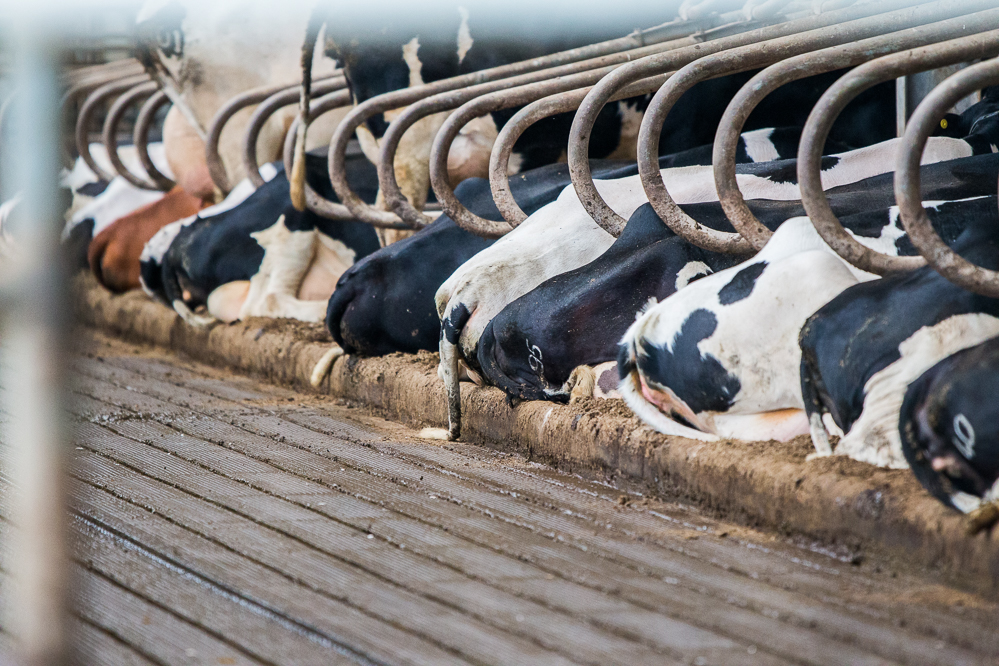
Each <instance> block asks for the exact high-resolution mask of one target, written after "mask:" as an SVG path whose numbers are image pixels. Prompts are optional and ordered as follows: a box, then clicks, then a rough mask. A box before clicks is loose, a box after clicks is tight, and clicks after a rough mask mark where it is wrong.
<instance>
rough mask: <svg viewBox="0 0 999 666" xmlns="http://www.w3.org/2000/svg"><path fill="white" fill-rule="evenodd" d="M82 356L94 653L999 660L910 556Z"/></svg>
mask: <svg viewBox="0 0 999 666" xmlns="http://www.w3.org/2000/svg"><path fill="white" fill-rule="evenodd" d="M82 348H83V351H82V352H81V353H80V354H79V355H78V356H77V357H75V359H74V364H73V369H74V403H73V412H74V415H75V438H76V449H75V454H76V456H75V467H74V472H73V497H74V502H75V510H74V514H73V520H72V528H73V534H74V537H75V570H76V574H77V576H78V580H79V582H80V601H79V609H78V615H77V617H78V619H77V627H78V631H79V640H80V646H81V650H82V652H83V663H85V664H149V663H153V664H169V665H174V664H340V663H345V664H346V663H362V664H364V663H373V664H409V663H429V664H446V663H474V664H817V665H822V666H826V665H835V664H850V665H857V664H861V665H863V664H871V665H873V664H895V663H899V664H941V665H943V664H946V665H952V664H976V665H977V664H999V659H997V657H996V655H999V632H997V627H999V613H997V610H999V608H997V606H996V604H995V603H993V602H990V601H988V600H985V599H983V598H981V597H979V596H976V595H974V594H971V593H968V592H962V591H959V590H957V589H954V588H952V587H949V586H948V585H947V584H946V583H945V582H943V581H941V580H939V579H938V578H937V577H935V576H934V575H933V573H932V572H927V571H919V570H915V571H913V570H911V569H910V568H909V567H907V566H906V565H905V563H904V562H897V561H881V560H878V559H877V558H876V557H873V556H862V555H859V556H858V554H855V553H853V554H851V553H844V552H838V551H835V550H833V549H824V548H821V547H819V546H817V545H815V544H795V543H793V542H792V541H791V540H789V539H786V538H783V537H777V536H774V535H768V534H763V533H759V532H754V531H752V530H749V529H745V528H742V527H738V526H735V525H731V524H725V523H721V522H718V521H716V520H713V519H711V518H709V517H705V516H703V515H700V514H698V513H697V512H696V511H694V510H693V509H691V508H689V507H684V506H680V505H676V504H670V503H665V502H660V501H656V500H652V499H650V498H646V497H643V496H641V495H640V494H638V493H636V492H635V491H634V490H631V491H630V492H629V491H627V490H622V489H619V488H617V487H615V486H614V485H613V483H610V482H600V481H594V480H585V479H581V478H579V477H576V476H572V475H568V474H563V473H559V472H556V471H553V470H551V469H549V468H546V467H543V466H541V465H537V464H534V463H530V462H528V461H526V460H524V459H522V458H519V457H517V456H512V455H508V454H504V453H501V452H497V451H493V450H489V449H484V448H481V447H476V446H471V445H465V444H451V443H444V442H440V441H433V440H424V439H420V438H418V436H417V435H418V433H416V432H414V431H412V430H409V429H407V428H405V427H402V426H400V425H397V424H393V423H389V422H386V421H382V420H379V419H376V418H373V417H370V416H366V415H365V414H363V413H361V412H360V411H359V410H355V409H349V408H347V407H344V406H337V405H336V403H335V401H333V400H330V399H328V398H317V397H311V396H301V395H298V394H295V393H293V392H290V391H287V390H284V389H280V388H275V387H273V386H267V385H262V384H260V383H257V382H255V381H253V380H250V379H247V378H242V377H237V376H232V375H230V374H228V373H224V372H220V371H218V370H215V369H212V368H209V367H206V366H202V365H198V364H194V363H190V362H187V361H183V360H180V359H178V358H176V357H172V356H170V355H168V354H166V353H163V352H157V351H151V350H149V349H144V348H137V347H133V346H131V345H125V344H123V343H120V342H117V341H114V340H111V339H108V338H104V337H100V336H96V335H91V336H90V337H88V338H87V340H86V342H85V343H84V344H83V346H82ZM0 474H2V467H0ZM0 481H4V482H5V481H6V480H5V479H3V478H2V477H0ZM2 485H5V483H0V486H2ZM9 531H10V527H9V523H8V522H7V520H6V516H5V515H0V542H6V540H4V539H3V537H4V535H5V534H7V533H9ZM7 585H9V579H8V577H7V574H6V572H5V570H4V569H3V566H2V559H0V598H3V594H2V593H3V589H2V588H3V587H5V586H7ZM9 640H10V639H9V636H7V635H6V634H5V633H3V631H2V627H0V649H2V648H3V645H4V644H5V643H7V642H8V641H9Z"/></svg>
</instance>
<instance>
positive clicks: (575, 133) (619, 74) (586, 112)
mask: <svg viewBox="0 0 999 666" xmlns="http://www.w3.org/2000/svg"><path fill="white" fill-rule="evenodd" d="M907 4H908V0H887V1H885V2H868V3H864V4H863V5H860V6H857V7H849V8H846V9H841V10H837V11H833V12H827V13H823V14H821V15H818V16H807V17H805V18H800V19H795V20H792V21H785V22H783V23H778V24H776V25H771V26H767V27H764V28H759V29H757V30H751V31H748V32H745V33H741V34H738V35H731V36H727V37H722V38H720V39H717V40H713V41H710V42H706V43H703V44H698V45H696V46H691V47H687V48H683V49H676V50H673V51H669V52H667V53H660V54H656V55H652V56H648V57H646V58H643V59H641V60H637V61H635V62H631V63H628V64H626V65H622V66H621V67H619V68H618V69H616V70H615V71H614V72H612V73H610V74H608V75H607V76H605V77H604V78H603V79H602V80H601V81H600V82H599V83H598V84H596V85H595V86H594V87H593V90H591V91H590V92H589V94H587V96H586V99H584V100H583V103H582V104H580V105H579V110H578V111H577V112H576V116H575V118H574V119H573V122H572V130H571V131H570V135H569V146H568V156H569V174H570V176H571V178H572V184H573V186H574V187H575V189H576V194H577V195H578V196H579V200H580V202H581V203H582V205H583V207H584V208H585V209H586V211H587V212H588V213H589V214H590V216H591V217H592V218H593V219H594V220H595V221H596V222H597V224H599V225H600V226H601V227H603V228H604V229H605V230H607V231H608V232H609V233H611V234H613V235H618V234H620V231H621V228H622V225H623V220H622V219H621V217H620V216H619V215H618V214H617V213H615V212H614V211H613V210H612V209H611V208H610V206H608V205H607V203H606V202H605V201H604V200H603V198H602V197H601V196H600V193H599V192H597V190H596V187H595V186H594V185H593V176H592V174H591V173H590V163H589V147H590V135H591V133H592V131H593V125H594V123H595V122H596V119H597V116H599V114H600V111H601V110H602V109H603V107H604V105H605V104H607V102H608V101H609V100H610V99H611V97H612V96H613V95H614V93H615V92H616V91H617V90H619V89H620V88H622V87H623V86H625V85H628V84H629V83H633V82H634V81H637V80H639V79H642V78H646V77H649V76H653V75H656V74H663V73H666V72H671V71H674V70H676V69H679V68H680V67H683V66H684V65H686V64H688V63H690V62H693V61H694V60H697V59H698V58H701V57H704V56H706V55H710V54H713V53H719V52H722V51H726V50H729V49H733V48H737V47H741V46H745V45H748V44H758V43H761V42H765V41H767V40H772V39H775V38H779V37H785V36H788V35H794V34H797V33H802V32H805V31H809V30H815V29H817V28H823V27H827V26H833V25H836V24H838V23H843V22H845V21H852V20H855V19H858V18H864V17H868V16H872V15H878V14H885V13H887V12H889V11H890V10H892V9H895V8H898V7H904V6H906V5H907Z"/></svg>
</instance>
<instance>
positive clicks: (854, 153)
mask: <svg viewBox="0 0 999 666" xmlns="http://www.w3.org/2000/svg"><path fill="white" fill-rule="evenodd" d="M901 141H902V139H891V140H889V141H883V142H882V143H878V144H875V145H873V146H868V147H866V148H859V149H857V150H851V151H849V152H845V153H838V154H836V155H833V157H838V158H839V161H838V162H837V163H836V164H835V165H834V166H832V167H830V168H828V169H826V170H824V171H822V189H824V190H828V189H831V188H833V187H839V186H841V185H848V184H850V183H855V182H857V181H859V180H863V179H864V178H871V177H873V176H878V175H880V174H883V173H889V172H891V171H893V170H894V168H895V163H896V161H897V159H896V158H897V156H898V150H899V148H900V146H901V145H902V144H901ZM971 154H972V151H971V146H970V145H968V143H967V142H966V141H963V140H961V139H951V138H949V137H940V136H937V137H930V138H929V139H928V140H927V142H926V150H925V151H924V152H923V157H922V160H921V162H920V164H935V163H937V162H944V161H947V160H956V159H960V158H962V157H970V156H971ZM710 168H711V167H708V169H710ZM736 181H737V182H738V183H739V189H740V190H741V191H742V195H743V197H745V198H746V199H773V200H776V201H793V200H797V199H800V198H801V192H800V190H799V188H798V185H797V184H796V183H778V182H774V181H772V180H769V179H767V178H763V177H760V176H756V175H753V174H746V173H742V174H736ZM665 182H666V187H667V188H669V190H670V194H673V189H672V187H671V186H670V185H671V184H670V181H669V180H666V181H665ZM710 186H711V187H712V188H714V180H713V179H712V180H711V182H710ZM701 196H703V195H701ZM673 198H674V199H676V196H675V195H674V196H673ZM702 200H704V201H710V200H711V199H702ZM677 203H681V202H680V201H679V199H677ZM688 203H692V202H688Z"/></svg>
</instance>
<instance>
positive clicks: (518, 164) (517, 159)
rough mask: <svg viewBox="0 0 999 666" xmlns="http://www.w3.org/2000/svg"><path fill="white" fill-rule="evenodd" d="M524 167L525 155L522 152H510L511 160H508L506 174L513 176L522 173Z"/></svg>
mask: <svg viewBox="0 0 999 666" xmlns="http://www.w3.org/2000/svg"><path fill="white" fill-rule="evenodd" d="M523 167H524V156H523V155H522V154H520V153H510V161H509V162H507V166H506V175H508V176H512V175H514V174H517V173H520V170H521V169H522V168H523Z"/></svg>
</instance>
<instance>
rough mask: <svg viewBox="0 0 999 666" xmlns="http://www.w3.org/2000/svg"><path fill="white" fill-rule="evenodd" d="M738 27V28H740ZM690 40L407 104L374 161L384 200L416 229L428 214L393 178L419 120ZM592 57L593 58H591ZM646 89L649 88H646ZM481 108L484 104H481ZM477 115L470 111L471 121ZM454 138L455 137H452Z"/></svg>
mask: <svg viewBox="0 0 999 666" xmlns="http://www.w3.org/2000/svg"><path fill="white" fill-rule="evenodd" d="M740 27H744V26H738V27H737V28H736V29H739V28H740ZM691 43H692V40H691V39H690V38H684V39H680V40H673V41H670V42H666V43H663V44H656V45H654V46H652V47H643V48H640V49H633V50H631V51H626V52H622V53H618V54H614V55H613V56H606V57H604V58H602V59H601V61H602V62H603V63H607V64H604V65H602V66H600V67H596V68H594V69H590V70H585V71H576V70H577V69H578V65H580V64H582V63H577V65H576V66H573V67H572V71H569V68H568V67H567V68H566V71H564V72H561V71H555V70H542V71H541V72H536V73H532V74H526V75H521V76H518V77H513V78H510V79H503V80H500V81H494V82H489V83H483V84H480V85H478V86H473V87H470V88H466V89H464V90H458V91H452V92H446V93H440V94H437V95H434V96H432V97H428V98H425V99H423V100H421V101H419V102H416V103H414V104H412V105H410V106H409V107H407V108H406V109H405V111H403V112H402V114H400V116H399V117H398V118H396V119H395V120H394V121H392V124H391V125H389V128H388V130H387V131H386V133H385V136H384V137H383V138H382V148H381V158H380V162H379V165H378V181H379V186H380V188H381V192H382V196H383V197H384V200H385V202H386V203H387V204H388V206H389V207H391V208H392V210H393V211H394V212H395V213H396V214H397V215H399V217H400V218H401V219H402V220H403V221H405V222H406V223H408V224H410V225H412V226H414V227H416V228H419V227H421V226H424V225H425V224H426V223H427V218H426V216H424V215H422V214H421V213H420V211H418V210H417V209H416V208H415V207H414V206H413V205H412V204H411V203H410V202H409V200H407V199H406V198H405V196H403V194H402V192H401V191H400V190H399V185H398V182H397V181H396V177H395V168H394V162H395V153H396V150H397V149H398V146H399V142H400V141H401V139H402V136H403V134H405V132H406V131H407V130H408V129H409V128H410V127H412V126H413V125H414V124H415V123H416V122H418V121H419V120H421V119H423V118H425V117H427V116H430V115H432V114H434V113H439V112H443V111H448V110H451V109H454V108H456V107H458V106H459V105H461V104H464V103H472V102H471V100H474V99H475V98H476V97H479V96H483V95H485V96H489V98H490V100H491V101H490V102H489V103H488V105H489V106H490V107H491V108H489V110H488V111H482V113H480V114H479V115H482V114H484V113H488V112H489V111H494V110H496V109H498V108H511V107H514V106H519V105H521V104H527V103H529V102H533V101H536V100H537V99H540V98H541V97H545V96H547V95H551V94H553V93H558V92H566V91H569V90H572V89H575V88H580V87H583V86H589V85H592V84H594V83H596V82H597V81H599V80H600V79H601V78H602V77H603V76H605V75H606V74H607V73H609V72H611V71H612V70H613V68H614V67H616V66H617V65H620V64H621V63H623V62H627V61H628V60H631V59H632V58H636V57H643V56H644V55H646V54H648V53H650V52H656V53H659V52H662V51H666V50H670V49H676V48H682V47H684V46H689V45H690V44H691ZM594 62H595V61H594ZM647 92H651V90H648V91H647ZM482 108H485V107H482ZM473 117H475V116H468V117H467V120H466V122H467V121H470V120H471V119H472V118H473ZM455 136H457V133H456V134H455ZM452 140H453V138H452Z"/></svg>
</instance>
